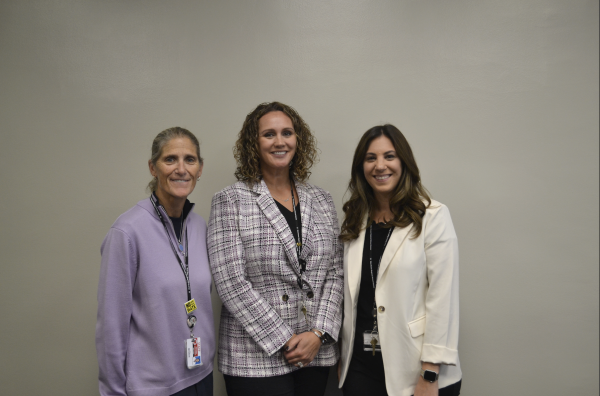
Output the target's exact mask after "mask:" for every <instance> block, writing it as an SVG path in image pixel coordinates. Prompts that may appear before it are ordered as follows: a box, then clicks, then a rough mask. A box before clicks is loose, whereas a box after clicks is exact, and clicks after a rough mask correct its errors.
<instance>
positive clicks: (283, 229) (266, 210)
mask: <svg viewBox="0 0 600 396" xmlns="http://www.w3.org/2000/svg"><path fill="white" fill-rule="evenodd" d="M254 192H255V193H257V194H260V195H259V197H258V198H257V199H256V203H257V204H258V207H259V208H260V210H261V211H262V212H263V214H264V215H265V217H266V218H267V220H268V221H269V223H270V224H271V226H272V227H273V230H274V231H275V234H276V235H277V237H278V238H279V239H280V240H281V244H282V245H283V248H284V250H285V253H286V255H287V257H288V259H289V260H290V263H292V268H294V271H296V273H298V274H299V273H300V264H299V263H298V257H296V241H295V239H294V234H292V231H291V230H290V227H288V223H287V221H286V220H285V217H283V214H282V213H281V211H280V210H279V208H278V207H277V204H276V203H275V200H274V199H273V197H271V194H270V193H269V189H268V188H267V185H266V184H265V182H264V181H263V180H261V181H260V185H259V184H255V186H254ZM257 231H258V232H262V231H261V230H260V229H258V230H257Z"/></svg>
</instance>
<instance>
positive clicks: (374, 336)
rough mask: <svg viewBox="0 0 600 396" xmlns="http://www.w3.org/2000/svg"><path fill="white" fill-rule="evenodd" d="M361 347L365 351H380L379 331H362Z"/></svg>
mask: <svg viewBox="0 0 600 396" xmlns="http://www.w3.org/2000/svg"><path fill="white" fill-rule="evenodd" d="M363 348H364V350H365V351H367V352H373V354H375V352H381V344H380V343H379V333H378V332H376V331H365V332H364V333H363Z"/></svg>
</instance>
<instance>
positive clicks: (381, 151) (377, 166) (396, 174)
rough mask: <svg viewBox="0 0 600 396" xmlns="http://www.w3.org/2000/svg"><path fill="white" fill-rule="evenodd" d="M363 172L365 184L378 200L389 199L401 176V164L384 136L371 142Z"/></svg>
mask: <svg viewBox="0 0 600 396" xmlns="http://www.w3.org/2000/svg"><path fill="white" fill-rule="evenodd" d="M363 171H364V174H365V179H367V183H369V185H370V186H371V188H373V193H374V194H375V196H377V197H379V198H384V197H385V198H390V197H391V194H392V192H393V191H394V189H395V188H396V186H397V185H398V182H399V181H400V176H402V163H401V162H400V158H398V154H396V150H395V149H394V145H393V144H392V141H391V140H390V139H389V138H388V137H387V136H385V135H382V136H380V137H378V138H375V139H373V140H372V141H371V144H370V145H369V148H368V149H367V154H366V155H365V161H364V163H363Z"/></svg>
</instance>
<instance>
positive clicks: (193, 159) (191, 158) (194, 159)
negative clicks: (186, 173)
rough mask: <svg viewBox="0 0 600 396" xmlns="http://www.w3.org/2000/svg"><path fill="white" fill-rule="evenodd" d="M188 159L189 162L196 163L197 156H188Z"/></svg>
mask: <svg viewBox="0 0 600 396" xmlns="http://www.w3.org/2000/svg"><path fill="white" fill-rule="evenodd" d="M186 161H187V162H188V163H189V164H193V163H195V162H196V157H187V158H186Z"/></svg>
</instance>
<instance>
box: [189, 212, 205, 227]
mask: <svg viewBox="0 0 600 396" xmlns="http://www.w3.org/2000/svg"><path fill="white" fill-rule="evenodd" d="M188 224H192V225H193V226H194V227H197V228H199V229H206V220H204V217H202V216H201V215H199V214H198V213H194V212H193V211H192V212H190V214H188Z"/></svg>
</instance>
